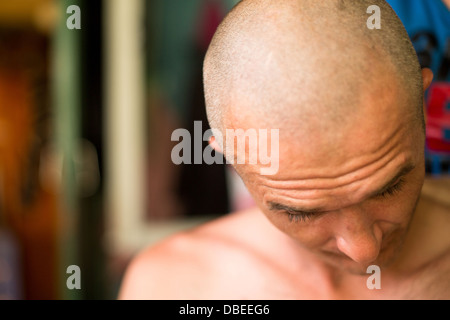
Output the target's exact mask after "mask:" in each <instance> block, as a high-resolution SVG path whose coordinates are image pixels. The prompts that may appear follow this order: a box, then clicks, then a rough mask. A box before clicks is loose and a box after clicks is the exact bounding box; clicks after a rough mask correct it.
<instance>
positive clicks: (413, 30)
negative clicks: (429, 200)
mask: <svg viewBox="0 0 450 320" xmlns="http://www.w3.org/2000/svg"><path fill="white" fill-rule="evenodd" d="M387 2H388V3H389V4H390V5H391V6H392V8H393V9H394V11H395V12H396V13H397V15H398V16H399V18H400V19H401V20H402V22H403V24H404V25H405V28H406V31H407V32H408V35H409V37H410V38H411V40H412V42H413V44H414V48H415V49H416V52H417V55H418V57H419V61H420V64H421V66H422V67H427V68H430V69H431V70H432V71H433V74H434V78H433V83H436V82H437V81H438V82H440V83H441V84H442V83H447V85H448V86H450V10H449V9H448V8H447V6H446V5H445V3H444V2H443V1H442V0H387ZM382 19H383V16H382ZM432 86H433V84H432ZM430 92H431V90H428V92H427V95H426V99H427V101H428V102H430V101H433V99H432V98H433V97H431V96H430V94H429V93H430ZM447 92H448V91H447ZM449 104H450V102H449V100H447V102H446V101H444V104H443V105H442V110H444V114H448V113H446V112H445V111H446V110H448V108H449ZM433 107H434V109H436V107H437V108H439V106H436V105H434V106H433ZM444 117H445V118H446V119H448V116H444ZM428 119H429V120H430V119H431V117H430V115H429V116H428ZM433 120H436V119H433ZM441 120H445V119H444V118H443V119H441ZM446 123H448V120H447V121H446ZM428 125H429V124H427V143H426V149H425V154H426V158H427V163H429V166H428V168H427V173H431V174H433V175H442V174H445V173H446V172H445V171H446V170H445V169H444V168H445V167H447V168H448V170H450V140H449V139H450V127H448V125H442V127H441V130H442V138H441V143H442V144H441V146H442V145H445V146H446V147H444V148H443V149H441V150H437V149H433V148H432V147H431V142H432V139H433V138H432V137H430V136H428V127H429V126H428ZM434 143H436V141H435V140H434ZM434 145H435V144H434Z"/></svg>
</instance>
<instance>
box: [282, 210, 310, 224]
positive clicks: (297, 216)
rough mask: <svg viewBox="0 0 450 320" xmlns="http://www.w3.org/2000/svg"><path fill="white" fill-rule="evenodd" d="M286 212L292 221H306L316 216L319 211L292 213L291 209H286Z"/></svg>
mask: <svg viewBox="0 0 450 320" xmlns="http://www.w3.org/2000/svg"><path fill="white" fill-rule="evenodd" d="M284 213H285V214H287V215H288V218H289V221H290V222H305V221H307V220H310V219H311V218H313V217H314V216H317V215H318V214H317V213H309V212H296V213H292V212H289V211H284Z"/></svg>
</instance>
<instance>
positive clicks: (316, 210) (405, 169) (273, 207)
mask: <svg viewBox="0 0 450 320" xmlns="http://www.w3.org/2000/svg"><path fill="white" fill-rule="evenodd" d="M415 167H416V166H415V165H413V164H411V163H408V164H406V165H405V166H403V167H402V169H400V171H399V172H397V174H396V175H395V176H394V177H393V178H392V179H390V180H389V181H388V183H386V184H385V185H384V186H383V187H381V188H380V189H378V190H376V191H374V192H372V193H370V195H369V198H374V197H376V196H379V195H381V194H383V193H384V192H385V191H386V190H388V189H389V188H391V187H392V186H393V185H394V183H396V182H397V180H398V179H400V178H401V177H403V176H405V175H407V174H408V173H410V172H411V171H412V170H414V169H415ZM268 206H269V209H270V210H273V211H287V212H289V213H293V214H305V213H306V214H314V213H324V212H327V209H326V208H324V207H317V208H310V209H306V208H298V207H293V206H289V205H284V204H281V203H277V202H272V201H270V202H268Z"/></svg>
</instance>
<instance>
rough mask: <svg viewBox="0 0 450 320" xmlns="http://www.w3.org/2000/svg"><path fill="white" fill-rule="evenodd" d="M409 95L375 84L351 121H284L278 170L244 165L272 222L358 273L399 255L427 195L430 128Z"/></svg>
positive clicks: (332, 262)
mask: <svg viewBox="0 0 450 320" xmlns="http://www.w3.org/2000/svg"><path fill="white" fill-rule="evenodd" d="M402 101H404V100H403V99H401V93H400V90H398V89H396V87H395V86H382V87H380V88H378V89H377V90H370V93H369V92H367V93H366V94H362V95H361V99H360V103H362V104H363V105H362V107H361V109H360V111H358V114H357V115H355V116H354V117H353V118H352V120H351V121H349V122H348V123H349V124H348V125H345V126H343V127H339V126H334V127H333V126H329V125H327V124H324V123H327V122H326V121H325V122H321V119H317V121H315V122H314V121H313V125H309V126H308V129H307V130H302V129H301V128H299V129H298V131H301V133H298V132H295V131H292V130H291V131H288V130H287V129H286V130H284V128H280V159H279V160H280V166H279V171H278V173H277V174H275V175H273V176H262V175H260V174H258V171H257V170H254V169H255V168H250V167H241V168H239V167H238V168H237V170H238V172H239V173H240V174H241V176H242V178H243V180H244V182H245V183H246V185H247V188H248V189H249V191H250V193H251V194H252V195H253V197H254V199H255V201H256V203H257V205H258V206H259V207H260V208H261V210H262V211H263V212H264V214H265V215H266V216H267V218H268V219H269V220H270V221H271V222H272V224H274V225H275V226H276V227H277V228H278V229H280V230H281V231H283V232H284V233H286V234H287V235H289V236H290V237H292V238H293V239H295V240H296V241H297V242H298V243H299V244H300V245H302V246H303V247H304V248H306V249H308V250H309V251H310V252H312V253H314V254H315V255H317V256H318V257H319V258H320V259H322V260H323V261H325V262H327V263H328V264H330V265H332V266H335V267H338V268H340V269H344V270H346V271H348V272H351V273H355V274H365V272H366V269H367V266H369V265H371V264H376V265H378V266H380V267H382V266H386V265H387V264H388V263H390V262H392V260H393V259H394V258H395V256H396V254H397V253H398V251H399V249H400V248H401V244H402V242H403V240H404V238H405V236H406V234H407V231H408V226H409V223H410V221H411V218H412V216H413V214H414V211H415V207H416V205H417V201H418V199H419V195H420V191H421V188H422V184H423V180H424V171H425V170H424V156H423V143H424V142H423V141H424V134H423V131H422V128H421V127H420V124H419V122H418V121H414V120H412V117H413V115H412V112H411V111H410V110H411V107H410V106H407V107H405V106H400V104H405V103H404V102H402ZM408 108H409V109H408ZM314 123H315V124H314ZM328 124H330V123H329V122H328ZM254 125H257V124H256V123H254ZM331 128H332V129H331Z"/></svg>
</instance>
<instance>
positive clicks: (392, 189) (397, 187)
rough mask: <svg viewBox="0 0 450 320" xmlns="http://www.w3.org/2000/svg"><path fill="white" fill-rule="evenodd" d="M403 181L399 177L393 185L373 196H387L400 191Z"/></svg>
mask: <svg viewBox="0 0 450 320" xmlns="http://www.w3.org/2000/svg"><path fill="white" fill-rule="evenodd" d="M404 183H405V181H404V180H403V179H400V180H399V181H398V182H397V183H396V184H395V185H393V186H392V187H389V188H388V189H387V190H385V191H383V192H382V193H380V194H378V195H376V196H375V198H389V197H391V196H393V195H396V194H397V193H398V192H400V191H401V189H402V187H403V185H404Z"/></svg>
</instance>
